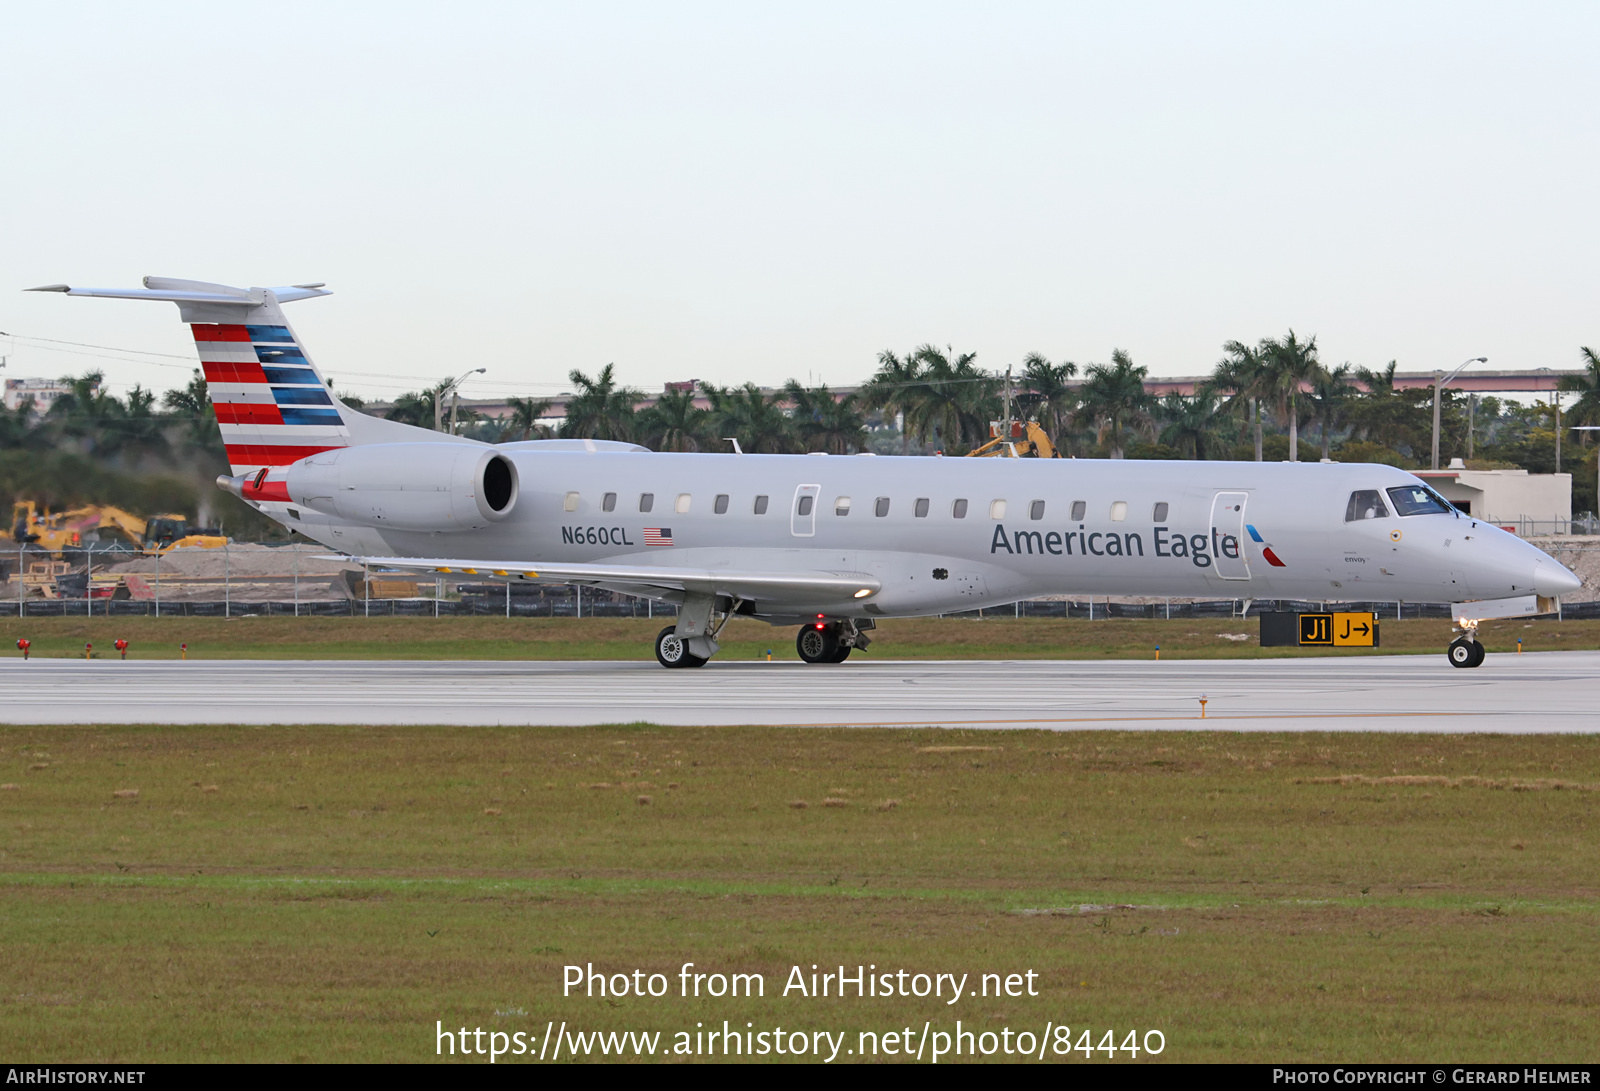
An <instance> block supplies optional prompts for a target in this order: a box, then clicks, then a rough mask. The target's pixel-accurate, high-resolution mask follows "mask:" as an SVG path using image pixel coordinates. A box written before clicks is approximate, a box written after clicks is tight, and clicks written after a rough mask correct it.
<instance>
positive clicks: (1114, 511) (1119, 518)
mask: <svg viewBox="0 0 1600 1091" xmlns="http://www.w3.org/2000/svg"><path fill="white" fill-rule="evenodd" d="M1127 518H1128V502H1127V501H1126V500H1117V501H1114V502H1113V503H1112V505H1111V521H1112V522H1113V523H1121V522H1126V521H1127Z"/></svg>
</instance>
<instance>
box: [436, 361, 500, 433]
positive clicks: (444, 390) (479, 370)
mask: <svg viewBox="0 0 1600 1091" xmlns="http://www.w3.org/2000/svg"><path fill="white" fill-rule="evenodd" d="M488 370H489V369H488V368H486V367H475V368H473V369H472V370H471V371H469V372H467V374H466V375H463V376H461V378H459V379H455V380H453V381H451V382H448V383H445V384H444V385H443V386H441V387H440V388H439V389H438V390H435V391H434V392H433V430H434V431H435V432H443V431H444V396H445V395H446V394H449V395H450V433H451V435H454V434H455V430H456V404H457V402H456V387H458V386H460V385H461V384H462V383H464V382H466V380H467V376H468V375H482V374H483V373H484V372H485V371H488Z"/></svg>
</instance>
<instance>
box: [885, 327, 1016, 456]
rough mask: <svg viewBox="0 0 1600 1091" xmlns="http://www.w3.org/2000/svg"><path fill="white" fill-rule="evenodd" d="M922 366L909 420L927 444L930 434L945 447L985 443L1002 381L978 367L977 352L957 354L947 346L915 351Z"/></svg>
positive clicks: (927, 346)
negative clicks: (942, 350)
mask: <svg viewBox="0 0 1600 1091" xmlns="http://www.w3.org/2000/svg"><path fill="white" fill-rule="evenodd" d="M915 358H916V360H917V362H918V363H919V364H921V365H922V374H921V378H920V380H919V383H918V386H917V393H918V396H917V399H916V404H915V406H914V409H913V412H912V414H911V415H910V416H908V417H907V419H906V426H907V428H908V429H911V428H912V427H913V421H914V422H915V425H914V430H915V431H916V433H917V437H918V438H919V439H921V440H922V441H923V442H924V443H926V442H927V441H928V437H929V435H930V434H931V435H932V436H933V437H935V439H936V440H937V441H938V443H939V445H940V446H941V447H942V448H954V447H958V446H961V445H963V444H966V443H976V442H982V441H983V439H985V438H986V437H987V434H988V421H989V420H990V419H991V418H993V417H994V416H995V415H996V414H997V412H998V410H999V399H998V395H997V391H998V388H999V382H998V381H997V380H996V379H995V378H994V376H992V375H988V374H985V373H984V372H983V371H981V370H979V368H978V366H977V364H976V363H975V361H976V360H977V358H978V354H977V353H975V352H963V353H961V354H960V355H956V353H955V351H954V350H953V349H951V348H949V347H948V346H947V347H946V349H945V351H944V352H940V351H939V350H938V349H937V348H935V347H934V346H932V345H923V346H922V347H921V348H919V349H917V350H916V353H915Z"/></svg>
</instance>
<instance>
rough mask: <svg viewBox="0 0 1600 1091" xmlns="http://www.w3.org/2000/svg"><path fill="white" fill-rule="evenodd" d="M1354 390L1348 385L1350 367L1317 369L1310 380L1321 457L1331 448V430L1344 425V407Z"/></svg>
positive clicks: (1354, 392)
mask: <svg viewBox="0 0 1600 1091" xmlns="http://www.w3.org/2000/svg"><path fill="white" fill-rule="evenodd" d="M1355 394H1356V388H1355V387H1354V386H1352V385H1351V383H1350V365H1349V364H1340V365H1339V366H1338V367H1336V368H1334V369H1333V370H1332V371H1329V370H1328V369H1327V368H1321V367H1319V368H1318V369H1317V373H1316V375H1315V376H1314V377H1313V378H1312V380H1311V395H1310V397H1311V403H1312V406H1313V407H1314V409H1315V412H1316V417H1317V421H1318V423H1319V424H1320V428H1319V431H1321V433H1322V457H1323V458H1327V457H1328V456H1329V452H1330V451H1331V450H1332V447H1333V430H1334V428H1336V427H1338V426H1339V425H1340V424H1342V423H1344V410H1345V406H1347V405H1349V404H1350V400H1351V399H1352V398H1353V397H1354V396H1355Z"/></svg>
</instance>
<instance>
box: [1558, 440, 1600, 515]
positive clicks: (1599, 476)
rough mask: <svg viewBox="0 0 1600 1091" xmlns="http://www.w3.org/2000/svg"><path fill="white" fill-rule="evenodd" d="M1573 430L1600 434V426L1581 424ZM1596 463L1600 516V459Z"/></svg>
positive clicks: (1596, 504)
mask: <svg viewBox="0 0 1600 1091" xmlns="http://www.w3.org/2000/svg"><path fill="white" fill-rule="evenodd" d="M1572 430H1573V431H1574V432H1600V424H1579V425H1575V426H1574V427H1573V429H1572ZM1595 461H1596V463H1597V467H1596V471H1595V479H1594V514H1595V515H1596V516H1600V459H1596V460H1595ZM1556 472H1557V473H1560V472H1561V471H1560V470H1557V471H1556Z"/></svg>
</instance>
